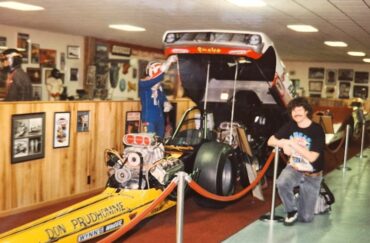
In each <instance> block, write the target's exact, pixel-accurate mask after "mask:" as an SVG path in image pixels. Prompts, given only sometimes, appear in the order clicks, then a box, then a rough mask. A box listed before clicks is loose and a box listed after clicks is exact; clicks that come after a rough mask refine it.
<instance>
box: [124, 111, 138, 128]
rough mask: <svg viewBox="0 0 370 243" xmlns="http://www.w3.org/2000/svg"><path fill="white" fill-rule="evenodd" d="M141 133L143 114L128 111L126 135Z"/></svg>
mask: <svg viewBox="0 0 370 243" xmlns="http://www.w3.org/2000/svg"><path fill="white" fill-rule="evenodd" d="M140 131H141V112H140V111H127V112H126V127H125V134H128V133H139V132H140Z"/></svg>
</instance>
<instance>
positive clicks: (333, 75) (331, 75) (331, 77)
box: [325, 69, 337, 85]
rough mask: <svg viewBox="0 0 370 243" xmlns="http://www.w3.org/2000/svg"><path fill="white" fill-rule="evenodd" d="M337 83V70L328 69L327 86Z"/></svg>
mask: <svg viewBox="0 0 370 243" xmlns="http://www.w3.org/2000/svg"><path fill="white" fill-rule="evenodd" d="M336 81H337V70H336V69H326V78H325V84H328V85H331V84H332V85H335V82H336Z"/></svg>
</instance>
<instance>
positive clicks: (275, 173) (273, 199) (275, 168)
mask: <svg viewBox="0 0 370 243" xmlns="http://www.w3.org/2000/svg"><path fill="white" fill-rule="evenodd" d="M278 163H279V147H278V146H275V160H274V177H273V181H272V186H273V187H272V199H271V211H270V215H264V216H262V217H261V218H260V220H266V219H269V220H270V222H272V221H274V220H277V221H281V220H282V219H283V217H281V216H275V195H276V177H277V167H278Z"/></svg>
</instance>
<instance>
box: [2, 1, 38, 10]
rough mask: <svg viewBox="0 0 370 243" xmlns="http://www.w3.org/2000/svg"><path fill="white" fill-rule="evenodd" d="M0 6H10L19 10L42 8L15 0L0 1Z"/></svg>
mask: <svg viewBox="0 0 370 243" xmlns="http://www.w3.org/2000/svg"><path fill="white" fill-rule="evenodd" d="M0 7H2V8H10V9H14V10H20V11H39V10H44V8H43V7H40V6H36V5H32V4H26V3H20V2H15V1H5V2H0Z"/></svg>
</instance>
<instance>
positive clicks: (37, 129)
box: [11, 112, 45, 163]
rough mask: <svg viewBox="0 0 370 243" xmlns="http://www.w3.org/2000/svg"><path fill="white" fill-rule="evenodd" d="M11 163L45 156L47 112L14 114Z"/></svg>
mask: <svg viewBox="0 0 370 243" xmlns="http://www.w3.org/2000/svg"><path fill="white" fill-rule="evenodd" d="M11 140H12V144H11V163H18V162H22V161H28V160H34V159H40V158H44V154H45V149H44V143H45V113H44V112H41V113H30V114H19V115H13V116H12V134H11Z"/></svg>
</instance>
